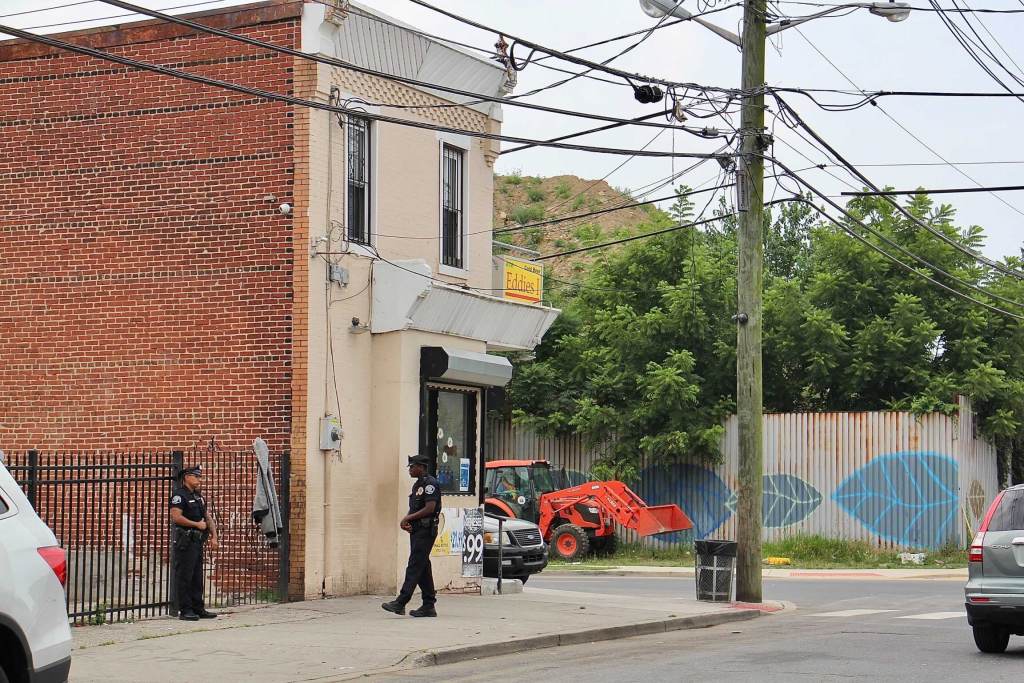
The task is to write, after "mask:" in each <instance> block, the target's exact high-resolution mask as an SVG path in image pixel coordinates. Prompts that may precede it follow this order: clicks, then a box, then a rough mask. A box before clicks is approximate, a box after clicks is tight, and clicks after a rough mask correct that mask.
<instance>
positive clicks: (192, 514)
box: [171, 466, 217, 621]
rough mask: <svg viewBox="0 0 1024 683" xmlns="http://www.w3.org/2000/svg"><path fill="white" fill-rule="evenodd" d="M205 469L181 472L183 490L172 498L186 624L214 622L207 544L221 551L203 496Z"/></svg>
mask: <svg viewBox="0 0 1024 683" xmlns="http://www.w3.org/2000/svg"><path fill="white" fill-rule="evenodd" d="M202 476H203V471H202V468H201V467H198V466H197V467H189V468H187V469H185V470H182V472H181V486H179V487H178V488H176V489H175V490H174V493H173V494H171V522H172V524H173V525H174V538H173V541H174V561H175V568H174V585H175V587H176V589H177V595H178V618H179V619H183V620H185V621H197V620H199V619H214V618H216V616H217V615H216V614H214V613H213V612H207V611H206V607H205V605H204V603H203V544H205V543H209V546H210V549H211V550H216V549H217V526H216V524H214V522H213V519H212V518H211V517H210V513H209V512H208V511H207V509H206V500H205V499H204V498H203V495H202Z"/></svg>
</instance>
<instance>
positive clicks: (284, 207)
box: [277, 203, 292, 216]
mask: <svg viewBox="0 0 1024 683" xmlns="http://www.w3.org/2000/svg"><path fill="white" fill-rule="evenodd" d="M277 210H278V211H280V212H281V213H282V214H284V215H285V216H287V215H288V214H290V213H291V212H292V205H291V204H287V203H285V204H282V205H281V206H279V207H277Z"/></svg>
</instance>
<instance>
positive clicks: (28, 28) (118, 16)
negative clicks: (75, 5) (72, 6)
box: [24, 0, 223, 31]
mask: <svg viewBox="0 0 1024 683" xmlns="http://www.w3.org/2000/svg"><path fill="white" fill-rule="evenodd" d="M89 2H102V0H89ZM218 2H223V0H206V2H192V3H188V4H187V5H174V6H172V7H161V8H160V11H167V10H172V9H187V8H190V7H201V6H203V5H213V4H216V3H218ZM39 11H42V10H39ZM135 14H136V12H129V13H128V14H111V15H108V16H105V17H91V18H87V19H76V20H74V21H59V22H55V23H53V24H42V25H39V26H26V27H24V30H25V31H37V30H39V29H43V28H56V27H58V26H72V25H74V24H88V23H90V22H93V21H106V20H108V19H124V18H125V17H132V16H135Z"/></svg>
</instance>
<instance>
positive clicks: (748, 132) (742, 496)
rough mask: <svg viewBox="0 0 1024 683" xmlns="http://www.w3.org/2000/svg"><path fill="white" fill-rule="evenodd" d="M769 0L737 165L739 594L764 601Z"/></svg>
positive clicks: (760, 3) (750, 76)
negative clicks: (763, 334) (763, 357)
mask: <svg viewBox="0 0 1024 683" xmlns="http://www.w3.org/2000/svg"><path fill="white" fill-rule="evenodd" d="M765 4H766V3H765V0H746V2H745V3H744V7H743V36H742V45H741V49H742V51H743V73H742V78H741V87H742V89H743V91H744V93H754V92H757V93H758V94H748V95H747V96H746V97H744V98H743V108H742V111H741V113H740V134H741V142H740V158H739V160H738V165H737V174H736V188H737V192H738V198H737V199H738V204H739V206H738V207H737V208H738V209H739V210H740V216H739V232H738V235H737V237H738V251H739V255H738V272H737V303H738V310H737V312H736V413H737V417H738V419H739V449H740V451H739V458H740V468H739V500H738V505H737V510H736V522H737V524H736V541H737V544H738V549H737V557H736V599H737V600H741V601H744V602H761V499H762V496H763V490H762V489H763V485H762V473H763V469H764V466H763V454H762V449H763V444H762V432H763V421H764V419H763V400H762V388H761V379H762V375H761V329H762V326H761V309H762V304H761V294H762V271H763V269H764V243H763V236H762V230H763V229H764V228H763V222H764V160H763V159H762V158H761V156H760V155H761V154H762V153H764V151H765V150H766V149H767V146H768V141H767V138H766V136H765V131H764V94H763V93H762V92H761V88H762V86H763V85H764V82H765V81H764V56H765V55H764V53H765Z"/></svg>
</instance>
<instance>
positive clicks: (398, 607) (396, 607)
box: [381, 600, 405, 614]
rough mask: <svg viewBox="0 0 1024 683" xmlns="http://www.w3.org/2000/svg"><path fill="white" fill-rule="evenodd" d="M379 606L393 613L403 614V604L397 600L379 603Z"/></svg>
mask: <svg viewBox="0 0 1024 683" xmlns="http://www.w3.org/2000/svg"><path fill="white" fill-rule="evenodd" d="M381 607H382V608H383V609H385V610H387V611H388V612H392V613H393V614H405V605H404V604H402V603H400V602H398V600H392V601H391V602H385V603H383V604H381Z"/></svg>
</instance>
